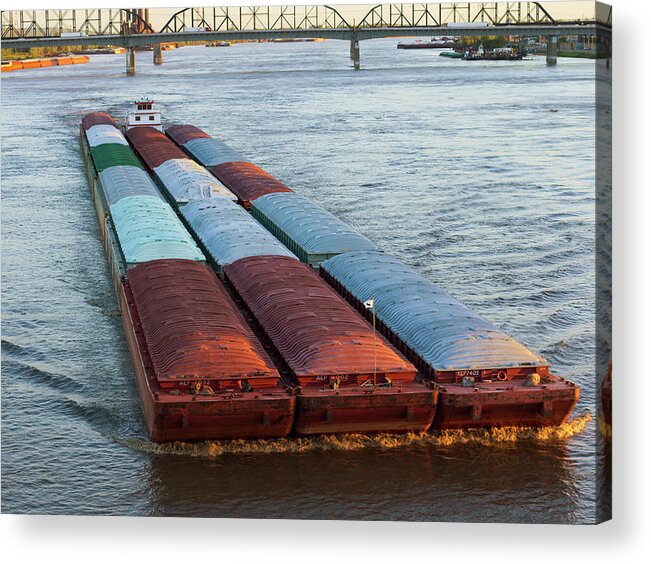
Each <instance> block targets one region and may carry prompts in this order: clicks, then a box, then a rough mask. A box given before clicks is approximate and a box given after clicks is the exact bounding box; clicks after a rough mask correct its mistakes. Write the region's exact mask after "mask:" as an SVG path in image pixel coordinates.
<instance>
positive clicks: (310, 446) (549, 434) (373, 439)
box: [115, 412, 592, 458]
mask: <svg viewBox="0 0 651 564" xmlns="http://www.w3.org/2000/svg"><path fill="white" fill-rule="evenodd" d="M590 421H592V416H591V415H590V413H587V412H586V413H584V414H583V415H580V416H578V417H574V418H572V419H570V420H568V421H567V422H565V423H564V424H563V425H560V426H558V427H536V428H534V427H495V428H492V429H468V430H462V429H455V430H449V431H433V432H430V433H424V434H422V435H418V434H413V433H411V434H406V435H392V434H377V435H359V434H349V435H321V436H318V437H292V438H286V439H269V440H243V439H240V440H229V441H200V442H195V443H188V442H181V441H177V442H172V443H164V444H156V443H152V442H150V441H145V440H142V439H129V440H120V439H115V440H116V442H118V443H120V444H123V445H125V446H128V447H130V448H133V449H136V450H139V451H141V452H147V453H150V454H173V455H179V456H194V457H198V458H215V457H218V456H222V455H225V454H281V453H294V454H295V453H308V452H318V451H329V450H361V449H367V448H380V449H394V448H400V447H406V446H428V445H429V446H453V445H481V446H491V445H494V444H497V443H514V442H518V441H554V440H565V439H569V438H570V437H573V436H575V435H577V434H579V433H581V431H583V429H584V428H585V427H586V425H587V424H588V423H589V422H590Z"/></svg>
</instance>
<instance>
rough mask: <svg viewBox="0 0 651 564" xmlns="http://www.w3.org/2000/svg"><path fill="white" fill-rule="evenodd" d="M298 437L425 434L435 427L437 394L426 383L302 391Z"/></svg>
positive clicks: (297, 425) (297, 419)
mask: <svg viewBox="0 0 651 564" xmlns="http://www.w3.org/2000/svg"><path fill="white" fill-rule="evenodd" d="M296 399H297V403H296V420H295V422H294V431H295V432H296V434H298V435H328V434H330V435H332V434H340V433H363V434H372V433H424V432H425V431H427V429H429V427H430V426H431V425H432V421H433V420H434V415H435V412H436V404H437V399H438V391H437V390H436V389H432V388H429V387H426V386H424V385H423V384H417V383H415V384H401V385H400V386H392V387H388V388H386V389H385V388H377V387H376V388H368V389H367V388H364V387H355V388H340V389H339V390H337V391H336V392H334V393H333V391H332V390H330V389H327V390H322V389H320V388H303V389H302V390H301V392H300V394H299V395H298V396H297V398H296Z"/></svg>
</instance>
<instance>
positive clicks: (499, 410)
mask: <svg viewBox="0 0 651 564" xmlns="http://www.w3.org/2000/svg"><path fill="white" fill-rule="evenodd" d="M579 395H580V390H579V388H578V387H577V386H575V385H574V384H572V383H571V382H567V381H565V380H561V379H560V378H557V379H555V380H554V381H552V382H550V383H548V384H542V385H541V386H537V387H527V386H524V385H523V383H517V382H514V381H510V382H508V383H507V384H506V385H497V384H479V385H478V386H475V387H464V386H461V385H455V384H452V385H450V384H445V385H441V386H439V405H438V409H437V412H436V417H435V418H434V423H433V425H432V428H433V429H469V428H486V427H504V426H516V427H547V426H557V425H561V424H563V423H564V422H565V421H566V420H567V418H568V417H569V415H570V413H572V410H573V409H574V406H575V405H576V403H577V402H578V401H579Z"/></svg>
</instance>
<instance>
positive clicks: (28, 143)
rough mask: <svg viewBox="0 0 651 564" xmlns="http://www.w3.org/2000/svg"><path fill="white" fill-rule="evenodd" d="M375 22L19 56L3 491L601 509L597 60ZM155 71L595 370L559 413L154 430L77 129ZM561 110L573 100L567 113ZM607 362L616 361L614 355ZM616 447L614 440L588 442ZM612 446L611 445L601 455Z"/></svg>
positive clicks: (315, 511) (47, 507)
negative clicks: (438, 424)
mask: <svg viewBox="0 0 651 564" xmlns="http://www.w3.org/2000/svg"><path fill="white" fill-rule="evenodd" d="M396 43H397V40H394V39H385V40H374V41H365V42H362V71H360V72H354V71H352V70H351V69H350V61H349V59H348V44H347V43H344V42H337V41H326V42H323V43H288V44H242V45H235V46H232V47H230V48H228V49H206V48H205V47H186V48H182V49H177V50H175V51H166V52H165V53H164V54H163V55H164V64H163V66H162V67H154V66H153V65H152V61H151V58H152V54H151V53H147V52H143V53H139V54H138V75H137V76H136V77H126V76H125V74H124V66H125V61H124V56H123V55H122V56H92V57H91V62H90V63H88V64H85V65H74V66H72V65H71V66H68V67H60V68H56V67H55V68H50V69H34V70H25V71H17V72H15V73H6V74H5V75H3V77H2V102H1V104H2V106H1V107H2V251H3V252H2V288H3V304H2V463H3V464H2V511H3V512H5V513H31V514H34V513H46V514H84V515H95V514H111V515H152V516H153V515H170V516H171V515H180V516H210V517H259V518H306V519H312V518H320V519H386V520H407V521H419V520H422V521H474V522H478V521H482V522H483V521H503V522H543V523H550V522H554V523H559V522H562V523H590V522H594V521H595V520H596V519H597V518H598V516H603V515H605V514H607V513H608V512H609V504H608V503H606V504H605V506H603V507H601V506H600V504H599V503H598V500H599V496H601V495H607V494H609V492H610V485H609V478H610V475H609V472H608V471H607V470H606V471H601V470H598V468H599V462H600V461H602V460H605V461H606V462H609V457H610V446H609V444H608V442H607V441H604V440H603V439H602V438H601V435H600V433H599V431H598V427H599V426H598V423H599V419H598V412H597V410H596V408H595V394H596V387H595V380H596V377H597V375H596V372H597V371H596V370H595V314H594V312H595V295H594V294H595V293H594V285H595V272H594V271H595V268H594V259H595V236H596V235H595V189H594V182H595V171H594V167H595V130H594V116H595V111H600V109H599V108H596V101H595V63H594V61H590V60H581V59H560V60H559V64H558V65H557V66H555V67H547V66H546V65H545V62H544V59H543V58H540V57H535V58H534V59H533V60H527V61H519V62H508V63H507V62H473V63H467V62H464V61H460V60H452V59H446V58H443V57H439V56H438V52H437V51H430V50H423V51H399V50H397V49H396V48H395V44H396ZM142 95H149V96H151V97H153V98H155V99H156V100H157V102H158V103H159V105H160V109H161V110H162V111H163V118H164V120H168V123H169V122H172V121H175V122H179V123H193V124H195V125H198V126H200V127H202V128H204V129H205V130H206V131H208V132H210V133H211V134H213V135H215V136H219V137H222V138H224V139H225V140H226V141H227V142H228V143H229V144H231V145H232V146H233V147H234V148H236V149H237V150H239V151H240V152H242V153H243V154H245V155H246V156H248V157H249V158H251V159H252V160H253V161H255V162H256V163H257V164H259V165H260V166H262V167H264V168H265V169H267V170H269V171H270V172H271V173H272V174H274V175H275V176H277V177H279V178H281V179H282V180H284V181H285V182H286V183H287V184H288V185H290V186H291V187H293V188H294V189H296V190H297V191H298V192H300V193H302V194H304V195H306V196H308V197H310V198H312V199H314V200H315V201H317V202H318V203H320V204H321V205H323V206H324V207H326V208H327V209H328V210H330V211H332V212H333V213H334V214H335V215H337V216H338V217H340V218H341V219H343V220H344V221H346V222H348V223H350V224H351V225H353V226H354V227H355V228H357V229H359V230H360V231H361V232H362V233H364V234H365V235H367V236H368V237H369V238H371V239H372V240H374V241H375V242H376V243H378V244H379V245H380V246H381V247H382V248H383V249H385V250H386V251H389V252H392V253H394V254H396V255H398V256H399V257H401V258H402V259H403V260H404V261H406V262H407V263H409V264H411V265H412V266H414V267H415V268H417V269H418V270H420V271H421V272H423V273H424V274H425V275H426V276H428V277H429V278H430V279H432V280H433V281H434V282H436V283H437V284H439V285H440V286H442V287H443V288H444V289H445V290H446V291H448V292H449V293H451V294H452V295H454V296H455V297H457V298H459V299H461V300H462V301H463V302H464V303H466V304H467V305H468V306H470V307H471V308H473V309H475V310H476V311H477V312H479V313H480V314H481V315H483V316H485V317H487V318H488V319H490V320H491V321H493V322H495V323H496V324H497V325H498V326H500V327H501V328H502V329H504V330H505V331H506V332H507V333H509V334H511V335H513V336H514V337H516V338H517V339H518V340H520V341H522V342H524V343H525V344H526V345H527V346H529V347H530V348H532V349H534V350H536V351H537V352H540V353H542V354H543V355H545V356H546V357H547V358H548V359H549V360H550V361H551V362H552V363H553V365H554V368H555V372H556V373H558V374H560V375H562V376H565V377H567V378H569V379H571V380H573V381H575V382H577V383H578V384H579V385H580V386H581V388H582V397H581V401H580V403H579V405H578V406H577V408H576V410H575V412H574V414H573V418H572V419H571V420H570V422H569V423H568V424H566V425H565V426H563V427H562V428H560V429H543V430H514V429H501V430H495V431H474V432H448V433H441V434H430V435H425V436H423V437H418V436H388V435H380V436H375V437H363V436H345V437H320V438H315V439H284V440H281V441H255V442H244V441H228V442H221V443H199V444H172V445H162V446H161V445H155V444H153V443H151V442H149V441H148V440H147V437H146V432H145V429H144V424H143V420H142V415H141V412H140V405H139V402H138V398H137V394H136V389H135V383H134V380H133V373H132V369H131V363H130V358H129V355H128V352H127V347H126V343H125V340H124V336H123V331H122V326H121V321H120V319H119V316H118V312H117V304H116V300H115V296H114V293H113V290H112V285H111V280H110V276H109V272H108V269H107V265H106V260H105V256H104V252H103V249H102V246H101V243H100V238H99V233H98V227H97V220H96V215H95V210H94V208H93V206H92V203H91V199H90V195H89V192H88V187H87V185H86V180H85V177H84V172H83V167H82V159H81V155H80V152H79V145H78V140H77V131H78V125H79V121H80V119H81V117H82V116H83V115H84V114H85V113H88V112H90V111H96V110H102V111H108V112H110V113H112V114H113V115H114V116H115V117H122V116H123V115H124V113H125V112H126V109H127V107H128V106H129V105H130V103H131V101H132V100H134V99H135V98H137V97H140V96H142ZM550 109H556V110H558V111H557V112H550ZM601 360H602V361H603V359H601ZM595 453H598V455H595ZM606 468H608V465H606Z"/></svg>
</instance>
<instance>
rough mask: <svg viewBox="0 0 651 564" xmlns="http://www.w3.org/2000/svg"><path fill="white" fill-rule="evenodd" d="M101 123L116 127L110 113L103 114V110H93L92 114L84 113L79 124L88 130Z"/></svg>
mask: <svg viewBox="0 0 651 564" xmlns="http://www.w3.org/2000/svg"><path fill="white" fill-rule="evenodd" d="M101 124H106V125H112V126H113V127H117V126H116V125H115V120H114V119H113V118H112V117H111V116H110V115H108V114H105V113H104V112H93V113H92V114H86V115H85V116H84V117H83V118H82V120H81V126H82V127H83V128H84V130H86V131H87V130H89V129H90V128H91V127H93V126H94V125H101Z"/></svg>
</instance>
